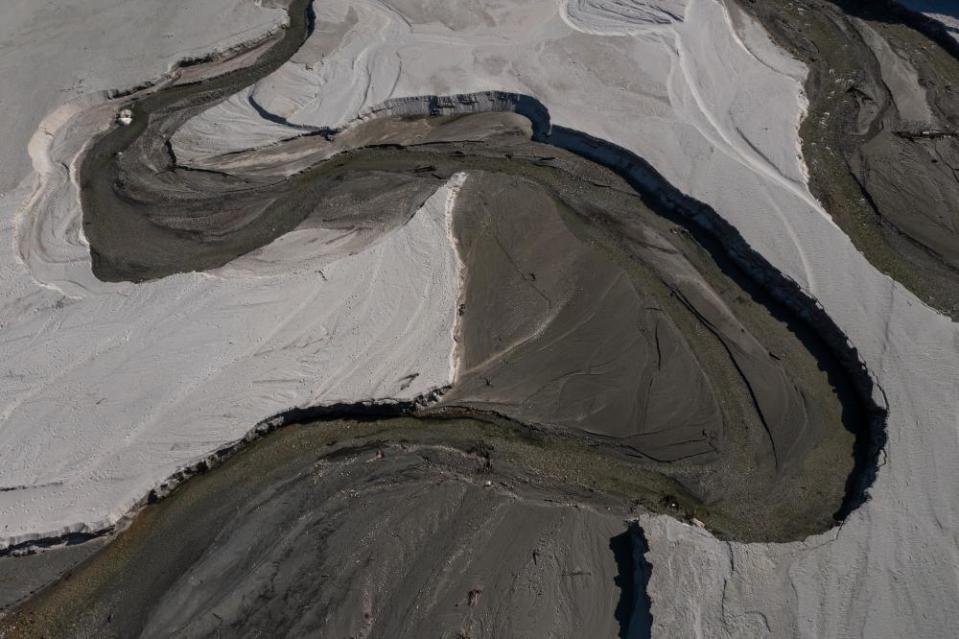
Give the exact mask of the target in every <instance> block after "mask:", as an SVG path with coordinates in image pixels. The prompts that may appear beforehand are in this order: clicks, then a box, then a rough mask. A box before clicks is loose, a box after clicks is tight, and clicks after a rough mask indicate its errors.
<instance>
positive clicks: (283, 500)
mask: <svg viewBox="0 0 959 639" xmlns="http://www.w3.org/2000/svg"><path fill="white" fill-rule="evenodd" d="M307 4H308V3H306V2H304V1H303V0H296V1H295V2H294V3H293V7H292V8H291V10H290V11H291V13H290V15H291V26H290V28H288V29H287V30H286V31H284V32H283V34H282V35H281V36H278V37H276V38H274V39H273V40H272V41H270V42H268V43H264V44H262V45H260V48H259V49H256V50H255V51H254V53H255V54H256V55H255V56H253V57H254V58H255V62H253V64H252V65H247V66H243V67H239V68H235V69H233V70H230V71H228V72H226V73H219V72H218V68H220V67H219V65H224V64H228V63H229V60H221V59H216V60H211V61H201V62H198V63H196V64H195V65H194V66H192V67H191V69H190V74H189V81H181V82H178V83H174V84H172V85H170V86H165V87H161V88H158V89H151V88H147V89H143V90H140V91H137V92H133V93H130V94H129V95H125V96H120V97H118V99H117V106H118V109H119V108H129V109H131V111H132V120H131V123H130V124H129V126H123V125H121V124H117V125H116V126H115V127H113V128H112V129H111V130H110V131H108V132H107V133H106V134H105V135H103V136H102V137H100V138H98V139H97V140H95V141H94V143H93V144H92V145H91V147H90V148H89V149H88V150H87V152H86V155H85V157H84V159H83V162H82V164H81V167H80V172H79V182H80V185H81V197H82V203H83V213H84V220H83V224H84V230H85V233H86V237H87V238H88V239H89V242H90V252H91V257H92V261H93V268H94V271H95V273H96V275H97V276H98V277H100V278H101V279H104V280H110V281H135V282H140V281H145V280H150V279H155V278H161V277H164V276H168V275H171V274H173V273H178V272H187V271H195V270H199V271H203V270H210V269H215V268H218V267H222V266H224V265H226V264H230V263H231V262H232V261H233V260H234V259H236V258H238V257H240V256H247V257H248V258H249V257H252V258H254V259H255V258H256V256H257V252H258V251H259V250H261V248H262V247H264V246H266V245H268V244H269V243H270V242H272V241H273V240H275V239H277V238H279V237H281V236H283V235H284V234H286V233H288V232H290V231H293V230H296V229H312V230H315V231H317V232H318V233H325V234H327V235H325V236H324V237H331V236H339V237H340V238H341V239H342V237H348V238H349V241H347V242H345V243H344V242H336V243H322V242H318V243H317V247H316V251H317V253H316V254H317V255H318V256H321V257H322V258H324V259H329V260H331V261H332V260H334V259H336V258H338V257H340V256H342V255H346V254H349V253H355V252H358V251H361V250H364V249H365V248H367V247H370V246H373V245H375V244H376V243H377V242H379V241H380V240H381V239H382V238H383V237H385V236H386V235H387V234H389V233H391V232H394V231H395V230H396V229H397V228H400V227H402V226H403V225H405V224H407V223H408V222H409V220H410V218H411V217H412V216H413V215H414V213H415V212H416V211H417V210H418V209H419V208H420V206H421V205H422V204H423V203H424V202H425V201H426V200H427V199H428V198H429V197H430V196H431V195H432V194H433V193H435V192H436V191H437V189H438V188H439V187H441V186H443V185H444V184H455V186H456V189H457V190H458V194H457V196H456V202H455V207H454V209H453V215H452V220H451V235H452V238H451V239H452V240H453V241H454V242H455V244H456V246H457V250H458V251H459V254H460V257H461V259H462V263H463V268H464V281H463V284H462V295H461V299H460V300H459V307H458V313H459V318H458V325H457V340H458V351H457V353H456V358H457V379H456V381H455V383H454V384H453V385H452V387H451V388H449V389H447V391H446V392H444V393H443V394H442V396H441V397H438V398H436V400H435V401H430V402H427V403H414V404H410V405H409V406H403V407H399V408H398V407H397V406H395V405H393V406H381V407H377V406H340V407H337V410H336V411H330V410H327V411H325V412H324V414H323V417H324V419H323V420H321V421H314V420H310V419H309V417H310V416H311V415H310V413H309V411H306V412H297V413H291V414H287V415H282V416H279V417H278V419H277V421H276V422H275V423H277V424H278V423H286V422H290V421H297V420H301V421H308V422H310V423H308V424H299V425H293V426H289V427H287V428H284V429H282V430H280V431H278V432H276V433H273V434H271V435H269V436H268V437H266V438H265V439H263V440H262V441H260V442H259V443H257V444H254V445H252V446H250V447H249V448H247V449H246V450H244V451H243V452H241V453H240V454H238V455H237V456H236V457H235V458H233V459H230V460H228V461H226V462H225V463H224V464H223V465H222V466H220V467H219V468H217V469H216V471H215V472H212V473H209V474H207V475H204V476H202V477H196V478H194V479H191V480H190V481H189V482H187V483H186V484H185V485H184V486H182V487H181V488H179V489H178V490H176V491H175V492H174V493H173V494H172V496H170V497H169V498H166V499H164V500H162V501H160V502H159V503H157V504H154V505H151V506H150V507H148V508H145V509H144V510H143V511H142V512H141V513H140V514H139V515H138V516H137V518H136V519H135V521H134V522H133V523H132V525H131V526H130V527H129V528H128V529H127V530H126V531H123V532H121V533H119V534H118V535H117V536H116V539H115V540H114V541H113V542H112V543H110V544H109V545H108V546H107V547H106V548H105V549H104V550H103V551H101V552H100V553H98V554H97V555H96V556H95V557H93V558H92V559H91V560H89V561H87V562H85V563H84V564H83V565H82V566H80V567H79V568H77V569H75V570H74V571H73V573H72V574H71V575H70V576H68V577H67V578H65V579H64V580H62V581H61V582H59V583H58V584H57V585H55V586H54V587H52V588H50V589H48V590H46V591H44V592H43V593H41V594H40V595H38V596H35V597H33V598H32V599H30V600H29V601H28V602H27V603H26V604H25V605H23V606H22V607H21V608H19V609H18V610H16V611H15V612H13V613H12V614H10V615H9V616H8V617H6V618H5V619H3V620H2V621H0V635H3V636H41V635H42V636H117V637H127V636H145V637H149V636H165V635H166V634H169V633H170V632H171V629H176V631H175V634H177V636H216V635H217V634H218V633H219V632H221V631H224V630H226V629H228V628H233V629H234V631H236V630H237V629H239V628H241V627H242V628H243V632H244V633H247V634H250V635H253V634H255V632H256V631H258V630H259V631H263V632H268V633H270V634H273V635H276V636H300V635H303V634H306V633H308V632H310V631H311V630H315V629H316V628H317V627H319V626H320V625H321V624H332V625H330V626H328V627H335V628H336V629H337V632H339V633H340V634H343V635H344V636H352V635H354V634H362V633H364V632H373V633H374V634H375V635H378V636H398V635H401V634H402V635H405V636H422V635H424V634H427V633H428V631H429V632H433V630H434V629H436V628H438V627H439V628H441V629H442V631H443V632H446V633H448V635H449V636H471V633H472V632H474V629H475V628H478V627H482V628H484V629H485V632H487V633H490V634H493V635H497V634H498V635H502V636H514V635H523V634H524V633H525V632H526V631H527V630H529V629H534V628H535V630H536V632H537V633H540V634H549V633H550V632H552V631H555V632H556V633H557V634H559V635H563V636H571V637H572V636H585V635H587V634H591V635H596V636H599V635H600V634H610V635H614V634H616V633H619V634H621V635H625V634H627V633H630V636H642V633H641V630H642V629H641V628H637V626H642V625H646V626H648V623H649V614H648V609H646V607H647V606H648V600H647V598H646V597H645V593H642V592H639V590H641V589H642V585H643V582H644V579H645V578H648V574H646V573H648V571H647V568H648V566H646V565H645V563H644V560H643V558H642V554H643V552H644V550H643V543H642V539H641V531H639V530H638V529H637V528H636V527H635V526H634V527H633V528H631V529H630V532H629V533H628V535H627V536H626V537H623V535H624V534H625V531H626V524H625V523H624V519H625V518H626V517H628V516H630V515H631V514H635V513H636V512H638V510H640V509H645V510H650V511H660V512H668V513H671V514H673V515H675V516H677V517H681V518H685V519H687V520H690V521H692V520H697V521H699V522H703V523H704V524H705V526H707V527H708V528H709V529H710V530H711V532H713V533H714V534H715V535H717V536H719V537H721V538H727V539H736V540H741V541H790V540H798V539H802V538H804V537H805V536H807V535H810V534H813V533H816V532H821V531H824V530H826V529H828V528H830V527H832V526H833V525H835V524H836V522H837V519H838V518H841V517H842V516H844V515H845V514H847V513H848V511H849V510H850V509H851V508H853V507H855V506H856V505H857V504H859V503H860V502H861V501H862V500H863V499H864V496H865V490H866V489H867V488H868V485H869V483H870V482H871V479H872V477H873V475H874V472H875V463H876V455H877V454H878V447H879V445H880V444H879V442H880V441H881V437H882V433H881V430H882V419H883V416H884V415H883V413H882V411H880V410H879V409H878V408H877V407H876V406H875V405H873V404H872V399H871V381H870V377H869V375H868V373H867V372H866V371H865V370H864V368H863V366H862V365H861V363H860V362H859V361H858V358H857V357H856V353H855V351H854V349H852V347H851V346H849V345H848V344H847V340H846V339H845V336H844V335H843V334H842V333H841V331H839V329H838V328H837V327H836V326H835V325H834V324H833V323H832V322H831V321H830V320H829V318H828V317H827V316H826V315H825V313H824V312H822V310H821V308H818V307H817V306H816V304H815V302H814V301H813V300H811V299H809V298H808V297H806V296H805V295H803V294H801V292H800V291H799V289H798V287H797V286H795V285H794V284H793V283H792V282H791V281H789V280H788V279H787V278H785V277H783V276H782V275H781V274H779V273H778V272H777V271H776V270H775V269H773V268H772V266H770V265H769V264H768V263H767V262H765V261H764V260H763V259H762V258H761V257H759V256H758V254H755V253H753V252H751V250H749V248H748V247H747V246H745V243H744V242H743V241H742V238H741V237H740V236H738V234H735V233H734V232H733V231H732V230H731V228H729V227H728V225H723V224H722V223H721V221H720V220H719V218H718V216H717V215H716V214H715V212H713V211H711V209H709V208H708V207H706V206H705V205H703V204H702V203H698V202H695V201H692V200H690V199H688V198H684V197H682V196H681V194H674V192H675V191H676V189H674V188H673V187H672V186H671V185H669V184H668V183H666V182H665V180H663V179H662V178H661V177H660V176H658V174H656V173H655V172H654V171H652V170H651V169H650V168H649V167H648V166H646V165H644V164H643V163H642V160H641V159H639V158H635V157H634V156H631V155H629V154H627V153H626V152H624V151H623V150H622V149H620V148H619V147H617V146H615V144H614V142H615V141H610V142H607V141H602V140H595V139H590V138H587V137H586V136H582V135H580V134H578V133H577V132H575V131H569V130H558V129H557V130H553V129H552V128H551V127H550V124H549V114H548V112H546V110H545V108H543V107H542V105H539V103H537V102H536V101H535V100H534V99H532V98H530V97H528V96H519V95H512V94H498V93H490V94H477V95H473V96H455V97H446V98H443V97H435V96H432V97H424V98H422V99H411V100H408V101H404V102H394V103H391V104H387V105H383V108H382V109H381V110H380V111H379V112H375V113H374V114H373V115H372V116H371V117H370V118H367V119H363V120H358V121H356V122H354V123H353V124H351V125H349V126H347V127H345V128H343V129H340V130H332V129H316V130H309V131H304V133H303V135H301V136H298V137H295V138H291V139H288V140H285V141H282V142H280V143H278V144H275V145H272V146H269V147H265V148H260V149H254V150H249V151H244V152H238V153H231V154H227V155H223V156H219V157H215V158H212V159H210V158H208V159H207V160H206V161H205V162H204V163H203V165H202V166H200V165H189V166H188V165H186V164H181V163H179V162H178V161H177V158H176V157H175V156H174V153H173V151H172V147H171V146H170V144H169V139H170V136H171V135H173V133H174V132H175V131H176V130H177V128H178V127H179V126H180V125H181V124H182V123H183V122H185V121H186V120H187V119H188V118H189V117H191V116H192V115H193V114H196V113H198V112H200V111H202V110H204V109H206V108H209V106H210V105H212V104H214V103H215V102H217V101H219V100H222V99H224V98H225V97H226V96H228V95H230V94H231V93H233V92H235V91H237V90H238V89H240V88H241V87H243V86H245V85H247V84H249V83H250V82H252V81H253V80H255V79H257V78H259V77H262V76H263V75H265V74H266V73H268V72H269V71H270V70H271V69H274V68H276V67H277V66H278V65H279V64H280V63H282V62H283V61H284V60H285V59H287V58H288V57H289V56H290V55H292V54H293V52H294V51H295V50H296V47H297V46H298V44H299V42H301V41H302V39H303V38H304V37H305V34H306V33H307V30H308V27H309V22H310V21H309V19H308V17H307V8H306V7H307ZM876 46H879V45H876ZM247 55H249V54H247ZM912 106H913V107H915V108H916V109H919V108H920V106H917V105H912ZM901 108H903V107H900V109H901ZM880 111H882V109H880ZM887 111H888V109H886V111H882V113H886V112H887ZM883 117H894V116H893V115H889V114H888V113H887V115H886V116H883ZM896 117H898V116H896ZM864 126H866V125H864ZM870 126H871V125H870ZM940 138H941V136H940V137H933V138H930V137H929V136H924V135H920V136H919V137H918V138H916V137H915V136H913V137H909V136H905V137H904V136H901V135H900V136H892V138H888V139H886V138H884V139H886V141H887V142H890V140H891V142H890V143H896V144H905V145H907V146H906V147H896V148H897V149H900V151H899V152H906V151H904V150H902V149H903V148H906V149H912V148H913V147H912V146H908V145H915V144H923V145H925V144H933V145H935V144H940V143H942V140H941V139H940ZM899 140H903V141H904V142H901V143H900V142H899ZM883 144H885V142H884V143H883ZM844 148H845V147H844ZM849 148H851V147H849ZM882 148H885V147H881V145H880V147H878V150H876V151H873V150H872V147H869V148H866V145H863V146H860V147H856V149H855V150H853V151H850V152H849V154H848V155H847V156H845V160H846V161H848V162H849V163H850V164H849V166H852V167H859V169H860V171H859V173H857V175H859V176H866V177H865V178H864V179H865V184H866V186H864V187H863V188H866V190H867V191H868V189H869V186H868V185H869V184H870V182H869V180H870V179H872V178H870V177H869V175H868V170H866V168H864V167H868V166H870V162H875V161H876V159H875V158H876V157H878V156H875V157H874V156H872V155H870V154H871V153H873V152H875V153H880V154H881V153H882V152H883V151H882ZM923 148H925V147H923ZM910 152H911V151H910ZM943 153H947V152H946V151H943ZM857 154H858V155H857ZM856 158H859V159H858V160H856ZM870 158H872V159H870ZM857 161H858V162H859V164H855V162H857ZM604 165H605V166H604ZM639 172H643V179H641V180H640V179H638V178H637V175H638V173H639ZM849 175H851V173H849ZM887 177H888V176H880V178H876V179H877V180H879V182H881V183H885V180H886V179H887ZM877 188H878V187H877ZM943 188H945V187H943ZM884 197H886V195H884V194H883V192H881V189H880V191H877V192H876V195H875V196H874V198H873V199H874V200H875V201H877V202H879V201H882V200H883V198H884ZM880 206H881V205H880ZM900 226H903V227H904V228H903V229H902V230H903V232H906V233H909V232H913V234H915V235H921V233H922V229H923V228H925V227H921V226H919V227H915V228H914V227H909V226H908V223H907V222H900ZM910 229H911V231H910ZM879 233H880V231H876V232H875V233H874V236H875V237H879ZM870 237H872V236H870ZM883 237H885V236H883ZM920 241H921V240H920ZM943 241H946V240H943ZM877 246H878V245H877ZM881 246H882V247H883V248H882V250H893V249H895V246H898V245H895V246H894V245H893V244H891V243H890V244H889V246H891V247H893V249H889V248H888V247H887V246H886V245H885V244H882V245H881ZM910 246H911V245H910ZM948 248H949V247H948V246H947V247H944V249H943V253H944V254H948V251H947V250H946V249H948ZM895 250H897V251H898V249H895ZM950 250H951V249H950ZM896 255H897V256H898V255H899V253H896ZM903 255H906V253H903ZM910 255H911V254H910ZM896 259H899V257H897V258H896ZM902 259H904V260H905V259H907V258H905V257H904V258H902ZM908 259H911V258H908ZM897 263H898V262H897ZM940 266H941V272H942V273H943V277H950V275H949V274H948V273H949V271H948V268H949V267H948V265H947V264H945V263H943V264H941V265H940ZM316 277H317V278H322V277H323V272H322V270H319V271H318V272H317V275H316ZM414 375H415V374H414ZM361 409H362V410H361ZM321 412H322V411H321ZM360 412H362V417H363V419H359V420H358V419H355V418H356V417H357V416H358V415H359V413H360ZM397 413H402V416H397ZM317 414H318V413H317ZM313 416H314V417H315V416H316V414H313ZM251 426H252V425H251ZM230 452H231V453H232V452H233V449H231V451H230ZM226 456H227V455H225V454H224V455H220V456H216V457H215V458H216V459H217V460H218V461H220V460H222V459H223V458H225V457H226ZM210 465H211V464H209V463H208V462H204V463H203V464H201V465H199V466H198V467H197V468H196V469H194V470H195V471H196V472H197V473H198V474H199V473H202V471H204V470H207V469H208V468H209V467H210ZM624 553H625V554H626V555H628V557H624V556H623V555H624ZM653 569H655V567H654V568H653ZM0 570H2V567H0ZM643 574H646V577H643ZM624 593H628V594H624ZM374 595H375V596H374ZM539 597H543V598H545V599H547V600H550V601H551V603H555V602H563V603H564V606H560V608H561V609H569V610H575V612H576V614H573V615H572V616H571V617H570V618H568V619H567V618H560V617H557V616H556V615H555V614H553V612H552V611H553V610H554V609H553V608H552V607H549V606H543V605H534V602H533V600H534V599H537V598H539ZM623 597H625V598H626V599H628V600H629V601H621V599H622V598H623ZM529 609H532V610H534V611H535V613H534V614H525V612H526V611H527V610H529ZM407 611H414V612H410V613H409V614H407ZM518 611H523V614H519V612H518ZM512 613H516V614H512ZM631 626H632V627H631ZM4 633H6V634H4ZM457 633H459V634H458V635H457Z"/></svg>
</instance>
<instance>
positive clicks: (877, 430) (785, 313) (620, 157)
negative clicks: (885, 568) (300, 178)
mask: <svg viewBox="0 0 959 639" xmlns="http://www.w3.org/2000/svg"><path fill="white" fill-rule="evenodd" d="M375 111H377V112H385V113H387V114H390V115H400V116H441V115H453V114H463V113H478V112H485V111H507V112H513V113H516V114H518V115H522V116H524V117H525V118H527V119H528V120H529V121H530V122H531V124H532V131H533V135H532V140H533V141H534V142H539V143H543V144H549V145H552V146H555V147H557V148H560V149H563V150H566V151H569V152H571V153H574V154H576V155H578V156H580V157H583V158H585V159H587V160H590V161H592V162H594V163H596V164H598V165H600V166H603V167H605V168H607V169H609V170H611V171H613V172H614V173H616V174H617V175H619V176H620V177H622V178H623V179H624V180H626V181H627V182H628V183H629V185H630V186H631V187H632V188H633V189H634V190H635V191H636V192H637V194H638V195H639V197H640V199H641V200H642V201H643V203H644V204H645V205H646V206H647V207H648V208H649V209H651V210H652V211H653V212H655V213H656V214H658V215H661V216H662V217H664V218H666V219H667V220H669V221H671V222H673V223H674V224H677V225H679V226H681V227H683V228H684V229H685V230H686V231H687V232H688V233H689V234H690V236H692V238H693V239H694V240H695V241H696V242H697V243H698V244H699V245H700V246H701V247H702V248H703V249H704V250H705V251H706V252H707V253H709V255H710V257H711V258H712V259H713V260H714V261H715V263H716V264H717V265H718V267H719V268H720V270H721V271H722V272H723V273H724V274H725V275H726V276H727V277H729V278H730V279H731V280H733V281H734V282H736V283H737V284H738V285H739V286H740V287H741V288H742V290H743V291H744V292H745V293H746V294H748V295H749V296H750V297H751V298H752V300H753V301H754V302H756V303H757V304H761V305H763V306H764V307H766V308H767V309H768V310H769V312H770V313H771V315H772V316H773V317H775V318H776V319H777V320H779V321H780V322H782V323H783V324H784V325H785V326H786V327H787V328H788V329H789V331H790V332H792V333H793V335H795V336H796V338H797V339H799V340H800V341H801V342H802V343H803V345H804V346H805V347H806V348H807V349H808V350H809V352H810V353H811V354H812V355H813V356H814V357H815V359H816V361H817V364H818V367H819V369H820V370H821V371H823V372H825V373H826V375H827V377H828V380H829V382H830V384H831V385H832V387H833V388H834V389H835V391H836V394H837V396H838V399H839V401H840V402H841V405H842V423H843V427H844V428H845V429H846V430H847V431H849V432H850V433H852V434H853V436H854V437H855V444H854V447H853V451H852V454H853V458H854V467H853V470H852V472H851V473H850V475H849V477H848V478H847V480H846V486H845V496H844V498H843V501H842V503H841V504H840V505H839V507H838V509H837V510H836V513H835V514H834V516H833V517H834V519H836V520H837V521H842V520H843V519H845V518H846V517H847V516H848V515H849V514H850V513H851V512H852V511H853V510H855V509H856V508H858V507H859V506H860V505H862V504H863V503H864V502H865V501H866V500H867V499H868V490H869V488H870V487H871V486H872V484H873V482H874V481H875V478H876V474H877V472H878V468H879V459H880V455H881V453H882V450H883V449H884V447H885V445H886V417H887V408H888V407H887V406H886V403H885V395H884V393H883V391H882V389H881V388H877V387H876V385H875V383H874V381H873V378H872V375H871V374H870V372H869V370H868V369H867V367H866V365H865V363H864V362H863V360H862V357H861V356H860V355H859V351H858V350H857V349H856V347H855V346H854V345H853V344H852V342H851V341H850V340H849V338H848V337H847V336H846V334H845V333H843V331H842V330H841V329H840V328H839V326H838V325H836V323H835V322H834V321H833V320H832V318H831V317H829V315H828V314H827V313H826V311H825V309H824V308H823V307H822V305H821V304H819V302H818V301H816V300H815V299H813V298H812V297H811V296H809V295H808V294H807V293H805V292H804V291H803V290H802V288H801V287H800V286H799V284H798V283H796V282H795V281H794V280H792V279H791V278H790V277H788V276H786V275H785V274H783V273H782V272H780V271H779V270H778V269H777V268H775V267H774V266H773V265H772V264H770V263H769V261H768V260H766V259H765V258H764V257H763V256H762V255H760V254H759V253H758V252H757V251H756V250H754V249H753V248H752V247H751V246H749V244H748V243H747V242H746V240H745V239H744V238H743V236H742V234H741V233H740V232H739V231H738V230H737V229H736V228H735V227H734V226H733V225H732V224H730V223H729V222H727V221H726V220H725V219H724V218H723V217H722V216H720V215H719V214H718V213H717V212H716V210H715V209H713V208H712V207H710V206H709V205H707V204H705V203H704V202H701V201H699V200H696V199H695V198H692V197H690V196H688V195H686V194H685V193H683V192H682V191H680V190H679V189H678V188H676V187H675V186H673V185H672V184H670V183H669V181H667V180H666V179H665V178H664V177H663V176H662V175H661V174H660V173H659V172H658V171H656V169H654V168H653V166H652V165H651V164H649V162H647V161H646V160H644V159H643V158H641V157H639V156H638V155H636V154H635V153H633V152H631V151H629V150H627V149H625V148H623V147H621V146H619V145H616V144H614V143H612V142H608V141H605V140H602V139H599V138H595V137H593V136H591V135H588V134H586V133H582V132H580V131H576V130H574V129H569V128H566V127H560V126H553V125H552V124H551V121H550V114H549V110H548V109H547V108H546V106H545V105H544V104H543V103H542V102H540V101H539V100H537V99H536V98H533V97H531V96H527V95H522V94H517V93H508V92H499V91H488V92H482V93H470V94H461V95H452V96H421V97H412V98H402V99H397V100H390V101H387V102H385V103H384V104H383V105H381V106H380V107H378V108H377V109H375ZM877 395H881V396H882V397H883V404H882V405H880V404H879V403H878V402H877V400H876V396H877Z"/></svg>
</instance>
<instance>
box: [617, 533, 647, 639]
mask: <svg viewBox="0 0 959 639" xmlns="http://www.w3.org/2000/svg"><path fill="white" fill-rule="evenodd" d="M609 548H610V550H612V551H613V557H615V559H616V566H617V569H618V574H617V576H616V585H617V586H618V587H619V591H620V596H619V602H618V603H617V605H616V611H615V613H614V614H615V616H616V621H617V622H618V623H619V637H620V639H649V638H650V637H651V636H652V626H653V616H652V613H651V612H650V608H651V604H652V600H651V599H650V596H649V591H648V586H649V575H650V571H651V570H652V567H651V566H650V564H649V562H648V561H646V553H647V552H649V545H648V544H647V543H646V537H645V536H644V535H643V530H642V528H640V526H639V522H637V521H630V522H629V524H628V528H627V530H626V532H624V533H622V534H621V535H616V536H615V537H612V538H611V539H610V540H609Z"/></svg>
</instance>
